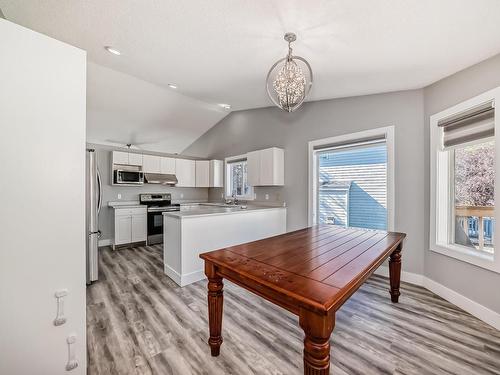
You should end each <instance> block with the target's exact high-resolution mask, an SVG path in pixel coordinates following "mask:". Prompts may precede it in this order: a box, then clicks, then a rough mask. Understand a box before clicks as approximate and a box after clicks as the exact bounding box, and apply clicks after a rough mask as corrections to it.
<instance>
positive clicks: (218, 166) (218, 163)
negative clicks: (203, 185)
mask: <svg viewBox="0 0 500 375" xmlns="http://www.w3.org/2000/svg"><path fill="white" fill-rule="evenodd" d="M208 185H209V187H224V162H223V161H222V160H210V166H209V182H208Z"/></svg>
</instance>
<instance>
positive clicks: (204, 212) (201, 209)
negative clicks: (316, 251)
mask: <svg viewBox="0 0 500 375" xmlns="http://www.w3.org/2000/svg"><path fill="white" fill-rule="evenodd" d="M284 209H286V208H285V207H269V206H267V207H266V206H251V205H248V206H247V208H241V206H229V207H227V206H221V205H220V204H217V203H212V204H210V203H203V204H198V205H192V206H191V207H189V206H188V207H183V206H181V210H180V211H173V212H164V213H163V216H169V217H174V218H178V219H182V218H186V217H201V216H211V215H230V214H241V213H245V212H253V211H263V210H284Z"/></svg>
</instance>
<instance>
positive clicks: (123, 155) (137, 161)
mask: <svg viewBox="0 0 500 375" xmlns="http://www.w3.org/2000/svg"><path fill="white" fill-rule="evenodd" d="M112 160H113V164H120V165H134V166H139V167H141V166H142V162H143V161H142V154H134V153H131V152H124V151H113V152H112Z"/></svg>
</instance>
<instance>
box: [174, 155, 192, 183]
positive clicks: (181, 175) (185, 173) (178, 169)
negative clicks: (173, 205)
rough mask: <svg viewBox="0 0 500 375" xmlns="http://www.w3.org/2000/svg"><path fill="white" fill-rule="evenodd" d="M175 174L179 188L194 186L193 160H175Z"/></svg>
mask: <svg viewBox="0 0 500 375" xmlns="http://www.w3.org/2000/svg"><path fill="white" fill-rule="evenodd" d="M175 174H176V176H177V180H178V183H177V185H176V186H179V187H195V186H196V163H195V161H194V160H186V159H175Z"/></svg>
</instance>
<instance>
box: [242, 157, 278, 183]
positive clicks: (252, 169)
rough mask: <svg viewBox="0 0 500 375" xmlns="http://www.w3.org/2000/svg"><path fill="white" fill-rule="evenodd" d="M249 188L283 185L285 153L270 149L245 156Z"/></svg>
mask: <svg viewBox="0 0 500 375" xmlns="http://www.w3.org/2000/svg"><path fill="white" fill-rule="evenodd" d="M247 171H248V172H247V173H248V184H249V185H250V186H282V185H284V184H285V152H284V150H283V149H281V148H277V147H271V148H266V149H264V150H258V151H252V152H249V153H248V154H247Z"/></svg>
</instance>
